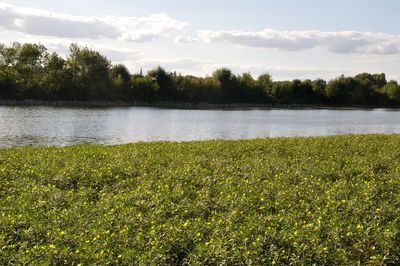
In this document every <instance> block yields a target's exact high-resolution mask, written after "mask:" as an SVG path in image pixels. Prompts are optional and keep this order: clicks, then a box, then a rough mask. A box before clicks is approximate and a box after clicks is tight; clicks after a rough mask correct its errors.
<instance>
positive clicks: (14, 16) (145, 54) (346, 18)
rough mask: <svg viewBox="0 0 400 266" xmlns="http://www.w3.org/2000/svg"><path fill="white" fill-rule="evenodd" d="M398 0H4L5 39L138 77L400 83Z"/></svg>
mask: <svg viewBox="0 0 400 266" xmlns="http://www.w3.org/2000/svg"><path fill="white" fill-rule="evenodd" d="M399 10H400V1H398V0H335V1H331V0H253V1H251V0H248V1H243V0H241V1H239V0H229V1H227V0H202V1H184V0H152V1H146V0H142V1H136V0H130V1H128V0H113V1H101V0H97V1H95V0H82V1H74V0H68V1H67V0H57V1H54V0H52V1H50V0H35V1H33V0H31V1H28V0H13V1H2V0H0V40H1V42H2V43H5V44H10V43H12V42H14V41H17V42H30V43H32V42H33V43H41V44H44V45H45V46H47V48H48V49H49V50H50V51H56V52H58V53H60V54H61V55H63V56H67V54H68V51H69V46H70V44H71V43H78V44H79V45H82V46H88V47H90V48H92V49H95V50H97V51H100V52H101V53H102V54H104V55H106V56H107V57H108V58H109V59H110V60H111V61H112V62H113V63H123V64H125V65H126V66H127V67H128V68H129V69H130V70H131V72H132V73H137V72H139V71H140V68H143V70H144V71H147V70H148V69H151V68H154V67H156V66H158V65H161V66H163V67H165V68H166V69H167V70H168V71H176V72H178V73H182V74H192V75H197V76H205V75H210V74H211V73H212V72H213V71H214V70H215V69H217V68H220V67H228V68H230V69H232V70H233V71H234V72H235V73H243V72H250V73H251V74H252V75H253V76H255V77H257V76H258V75H260V74H262V73H266V72H268V73H270V74H271V75H272V77H273V79H274V80H286V79H295V78H299V79H306V78H310V79H314V78H324V79H328V80H329V79H332V78H335V77H337V76H339V75H342V74H343V75H355V74H357V73H361V72H369V73H382V72H383V73H386V75H387V79H389V80H390V79H394V80H398V81H400V27H399V25H400V16H399V15H398V12H399Z"/></svg>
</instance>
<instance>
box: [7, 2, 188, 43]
mask: <svg viewBox="0 0 400 266" xmlns="http://www.w3.org/2000/svg"><path fill="white" fill-rule="evenodd" d="M187 25H188V24H186V23H184V22H180V21H177V20H175V19H173V18H171V17H169V16H168V15H167V14H153V15H150V16H147V17H115V16H107V17H84V16H73V15H69V14H62V13H54V12H49V11H46V10H42V9H33V8H21V7H17V6H13V5H9V4H5V3H0V28H3V30H11V31H16V32H21V33H26V34H31V35H41V36H52V37H61V38H94V39H98V38H110V39H116V38H118V39H123V40H126V41H133V42H144V41H151V40H153V39H157V38H161V37H164V36H168V35H169V34H170V33H173V32H178V31H181V30H183V29H184V28H185V27H186V26H187Z"/></svg>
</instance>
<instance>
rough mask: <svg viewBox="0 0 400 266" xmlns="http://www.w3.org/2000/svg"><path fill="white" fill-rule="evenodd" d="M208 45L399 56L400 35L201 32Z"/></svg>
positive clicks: (346, 32) (320, 32)
mask: <svg viewBox="0 0 400 266" xmlns="http://www.w3.org/2000/svg"><path fill="white" fill-rule="evenodd" d="M198 34H199V36H200V38H201V39H202V40H203V41H205V42H228V43H233V44H238V45H242V46H246V47H254V48H266V49H276V50H282V51H302V50H306V49H312V48H317V47H321V48H325V49H327V50H328V51H330V52H332V53H340V54H346V53H357V54H397V53H400V36H398V35H390V34H384V33H373V32H356V31H339V32H324V31H277V30H272V29H265V30H263V31H239V30H234V31H201V32H199V33H198Z"/></svg>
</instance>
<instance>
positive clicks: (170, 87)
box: [147, 66, 177, 101]
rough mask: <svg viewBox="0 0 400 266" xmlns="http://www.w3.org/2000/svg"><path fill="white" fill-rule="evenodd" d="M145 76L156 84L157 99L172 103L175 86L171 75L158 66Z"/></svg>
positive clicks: (174, 96) (175, 91)
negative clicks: (157, 88)
mask: <svg viewBox="0 0 400 266" xmlns="http://www.w3.org/2000/svg"><path fill="white" fill-rule="evenodd" d="M147 75H148V76H149V77H151V78H152V79H153V80H154V81H155V82H156V83H157V84H158V87H159V90H158V98H159V99H160V100H162V101H172V100H174V99H176V96H177V86H176V83H175V79H174V75H173V74H171V73H168V72H167V71H165V69H164V68H162V67H160V66H158V67H157V68H155V69H152V70H150V71H149V72H148V73H147Z"/></svg>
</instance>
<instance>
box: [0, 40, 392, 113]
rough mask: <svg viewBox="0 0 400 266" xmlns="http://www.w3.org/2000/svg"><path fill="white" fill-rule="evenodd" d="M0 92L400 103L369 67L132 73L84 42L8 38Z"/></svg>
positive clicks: (2, 50)
mask: <svg viewBox="0 0 400 266" xmlns="http://www.w3.org/2000/svg"><path fill="white" fill-rule="evenodd" d="M0 99H4V100H27V99H31V100H47V101H126V102H188V103H249V104H251V103H255V104H318V105H365V106H372V105H373V106H395V105H398V104H400V86H399V84H398V83H397V82H396V81H387V80H386V77H385V74H369V73H361V74H359V75H356V76H354V77H345V76H340V77H338V78H336V79H333V80H330V81H325V80H322V79H316V80H309V79H306V80H299V79H295V80H292V81H273V80H272V77H271V75H270V74H269V73H265V74H262V75H260V76H259V77H258V78H254V77H253V76H252V75H251V74H250V73H243V74H241V75H235V74H233V73H232V71H231V70H229V69H227V68H221V69H217V70H216V71H215V72H214V73H212V75H211V76H206V77H195V76H191V75H185V76H184V75H180V74H176V73H172V72H167V71H166V70H165V69H163V68H162V67H160V66H159V67H157V68H154V69H152V70H150V71H148V72H147V74H145V75H144V74H142V73H138V74H132V73H130V72H129V70H128V68H127V67H126V66H124V65H122V64H116V65H113V64H112V63H111V62H110V61H109V60H108V59H107V58H106V57H105V56H104V55H102V54H100V53H99V52H97V51H95V50H93V49H90V48H88V47H81V46H79V45H77V44H72V45H71V46H70V51H69V54H68V56H67V57H66V58H63V57H61V56H60V55H58V54H57V53H54V52H53V53H50V52H48V50H47V49H46V47H45V46H43V45H41V44H29V43H25V44H21V43H13V44H11V45H9V46H6V45H0Z"/></svg>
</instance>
